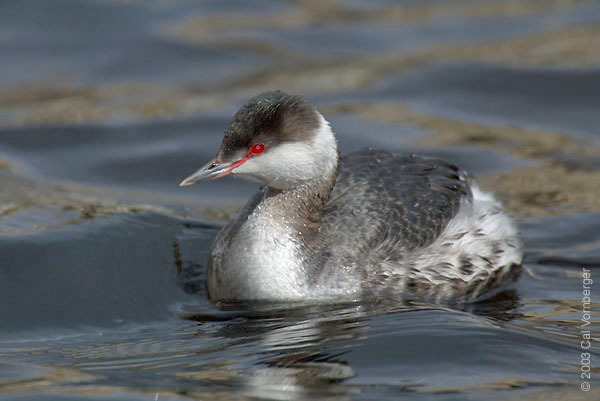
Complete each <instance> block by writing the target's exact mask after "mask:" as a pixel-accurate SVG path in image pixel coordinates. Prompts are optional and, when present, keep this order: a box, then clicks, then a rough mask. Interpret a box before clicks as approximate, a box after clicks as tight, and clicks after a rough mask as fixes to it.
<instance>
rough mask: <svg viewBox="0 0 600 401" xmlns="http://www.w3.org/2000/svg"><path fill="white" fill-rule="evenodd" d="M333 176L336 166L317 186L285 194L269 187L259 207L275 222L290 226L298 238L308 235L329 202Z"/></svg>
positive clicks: (310, 185) (305, 187)
mask: <svg viewBox="0 0 600 401" xmlns="http://www.w3.org/2000/svg"><path fill="white" fill-rule="evenodd" d="M336 176H337V163H336V165H335V169H334V171H332V172H329V173H328V174H326V175H325V176H323V177H322V178H321V179H320V180H319V181H318V182H313V183H311V184H305V185H300V186H298V187H294V188H291V189H285V190H281V189H275V188H271V187H269V188H268V189H267V192H266V194H265V196H264V198H263V200H262V201H261V202H260V204H259V207H261V209H264V211H265V212H267V213H269V214H271V215H272V217H273V218H274V219H277V220H278V221H281V222H285V224H290V225H291V226H292V227H290V228H293V230H294V231H296V232H299V233H301V234H300V235H306V234H310V232H311V231H312V230H313V229H318V225H319V222H320V219H321V211H322V210H323V207H324V206H325V203H327V201H328V200H329V196H330V195H331V191H332V190H333V186H334V184H335V179H336ZM304 240H306V238H304Z"/></svg>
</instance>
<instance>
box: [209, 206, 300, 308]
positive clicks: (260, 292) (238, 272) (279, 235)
mask: <svg viewBox="0 0 600 401" xmlns="http://www.w3.org/2000/svg"><path fill="white" fill-rule="evenodd" d="M277 220H279V219H274V218H272V217H271V215H270V214H267V213H264V212H263V211H262V208H261V207H260V206H258V207H257V208H256V210H255V211H254V212H253V213H252V214H251V215H250V216H249V217H248V219H247V220H246V222H245V223H244V224H243V225H242V227H241V228H240V230H239V231H238V232H237V234H236V236H235V237H234V238H233V239H232V241H231V243H230V245H229V247H228V248H227V250H218V249H213V254H214V253H215V252H222V254H221V255H220V259H221V260H220V263H219V264H218V266H215V267H216V268H218V269H219V271H218V272H217V275H218V276H219V282H220V287H219V288H215V289H211V294H213V293H214V295H216V296H217V297H218V298H221V299H288V300H298V299H302V298H304V297H305V296H306V295H307V282H306V275H305V272H304V268H303V267H302V266H301V264H300V259H299V258H298V250H299V244H298V242H297V241H296V240H295V237H294V236H293V235H292V231H291V230H292V228H291V226H290V225H288V224H287V223H286V221H285V220H283V221H277ZM213 256H214V255H213Z"/></svg>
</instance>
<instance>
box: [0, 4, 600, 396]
mask: <svg viewBox="0 0 600 401" xmlns="http://www.w3.org/2000/svg"><path fill="white" fill-rule="evenodd" d="M599 24H600V5H599V4H598V3H597V2H586V1H518V2H517V1H508V0H507V1H495V2H488V1H486V2H481V1H478V2H469V1H465V2H460V3H456V2H453V3H446V2H436V1H429V2H413V1H406V2H402V3H396V2H387V1H376V2H372V1H368V2H367V1H352V2H344V3H340V4H335V3H328V2H274V1H266V0H263V1H260V2H254V3H252V4H249V3H246V2H241V1H239V2H238V1H236V2H218V1H208V2H201V3H195V2H167V1H160V0H155V1H149V2H124V1H116V0H115V1H109V0H88V1H71V0H63V1H60V2H59V1H56V2H52V5H50V4H47V5H45V4H42V3H40V2H34V1H20V2H3V3H2V4H0V58H1V60H2V62H1V63H0V301H1V302H0V322H1V323H0V400H2V401H4V400H29V399H35V400H192V399H194V400H196V399H198V400H200V399H224V400H227V399H284V400H296V399H297V400H300V399H310V400H312V399H356V400H363V399H364V400H367V399H369V400H388V399H389V400H395V399H415V400H476V399H490V400H508V399H518V400H539V399H544V400H565V399H568V400H592V399H598V398H599V395H600V391H599V388H600V380H598V377H599V376H598V375H599V374H600V370H598V366H600V365H599V361H600V352H599V351H598V343H597V341H598V336H599V334H598V333H600V324H598V314H597V311H598V306H599V305H600V295H599V294H600V290H599V289H598V288H600V287H598V285H600V284H599V282H600V274H599V272H600V270H599V269H600V230H599V229H598V227H599V226H600V201H599V199H600V140H599V136H598V127H599V126H600V117H599V114H598V110H600V72H599V71H600V70H599V69H598V67H599V66H600V41H598V37H600V28H599V27H600V25H599ZM273 88H281V89H284V90H287V91H290V92H299V93H302V94H304V95H306V96H307V97H309V98H310V99H311V100H313V101H314V102H315V103H316V104H317V105H318V107H319V108H320V109H321V110H322V111H323V112H324V113H325V114H326V115H327V117H328V119H329V120H330V121H331V123H332V126H333V127H334V130H335V131H336V132H337V133H338V135H339V141H340V147H341V150H342V152H347V151H352V150H356V149H360V148H362V147H365V146H374V147H377V148H385V149H389V150H394V151H398V152H420V153H427V154H433V155H436V156H439V157H444V158H446V159H449V160H452V161H454V162H457V163H459V164H460V165H461V166H463V167H465V168H467V169H468V170H470V171H471V172H473V173H474V174H475V175H476V176H477V177H478V181H479V182H480V183H481V185H482V186H483V187H485V188H488V189H491V190H493V191H494V192H495V193H496V194H497V195H498V196H499V197H500V198H501V199H502V200H503V201H504V204H505V205H506V207H507V208H508V210H509V211H510V212H511V213H512V214H513V215H514V216H515V218H516V219H517V221H518V223H519V227H520V230H521V232H522V234H523V237H524V240H525V243H526V256H525V268H526V271H525V273H524V275H523V277H522V278H521V280H520V281H519V282H518V283H517V284H516V285H515V286H514V287H513V288H509V289H507V290H506V291H504V292H502V293H500V294H498V295H497V296H495V297H494V298H492V299H490V300H488V301H485V302H482V303H479V304H476V305H456V306H453V307H449V306H440V305H424V304H423V305H422V304H409V305H405V304H399V303H398V302H394V301H393V300H379V301H377V302H363V303H350V304H339V305H289V304H288V305H286V304H267V305H265V304H252V303H243V304H214V303H211V302H209V301H207V300H206V295H205V293H204V263H205V260H206V257H207V255H208V252H209V249H210V244H211V242H212V239H213V238H214V236H215V235H216V233H217V231H218V230H219V228H220V227H221V226H222V225H223V224H224V222H226V221H227V220H228V219H229V218H230V217H231V216H232V214H233V213H235V211H236V210H237V208H239V207H240V205H241V204H243V202H244V200H245V199H246V198H247V197H249V196H250V194H251V193H252V192H253V191H254V190H255V189H256V187H255V186H254V185H253V184H250V183H246V182H243V181H233V179H229V178H226V179H223V180H221V181H217V182H213V183H207V184H203V185H199V186H195V187H190V188H184V189H181V188H179V187H178V186H177V184H178V183H179V182H180V181H181V179H183V178H184V177H186V176H187V175H188V174H189V173H191V172H193V171H195V170H196V169H197V168H198V167H200V166H201V165H202V164H203V163H204V162H205V161H206V160H208V159H209V158H210V157H211V156H212V155H213V153H214V152H215V151H216V149H217V148H218V146H219V143H220V140H221V134H222V132H223V131H224V130H225V128H226V126H227V123H228V121H229V119H230V118H231V116H232V115H233V113H234V112H235V111H236V110H237V108H238V107H239V106H240V105H241V103H242V102H243V101H244V100H245V99H246V98H248V97H249V96H252V95H253V94H256V93H258V92H260V91H262V90H266V89H273ZM583 268H585V269H588V270H589V274H590V275H591V277H592V280H593V281H594V283H593V284H589V285H588V286H589V287H590V288H591V290H590V291H591V301H592V306H591V311H592V313H591V319H592V323H591V324H590V325H588V326H583V328H582V324H584V323H585V322H583V321H582V320H581V319H582V317H583V318H585V315H584V313H583V312H584V311H583V310H582V302H581V301H582V299H583V297H584V296H585V294H584V292H583V291H584V285H586V283H585V282H584V281H583V279H582V273H584V270H583ZM587 329H589V330H590V332H591V335H592V337H593V339H592V340H591V348H590V349H588V350H585V349H582V345H581V341H582V339H583V337H582V336H583V334H584V332H583V331H582V330H587ZM584 345H586V343H584ZM582 352H589V354H590V357H591V366H592V371H591V373H590V376H591V378H590V379H589V380H588V379H587V378H586V379H585V382H587V383H589V384H590V385H591V389H590V390H589V391H587V392H584V391H582V390H581V386H582V384H583V382H584V380H583V378H582V377H581V373H582V369H584V370H586V369H587V367H586V366H587V365H586V363H587V362H585V361H583V366H584V367H583V368H582V359H581V354H582Z"/></svg>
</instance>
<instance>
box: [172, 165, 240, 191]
mask: <svg viewBox="0 0 600 401" xmlns="http://www.w3.org/2000/svg"><path fill="white" fill-rule="evenodd" d="M236 164H237V163H235V162H234V163H229V162H224V163H223V162H216V161H214V159H213V160H211V161H209V162H208V163H206V164H205V165H204V166H202V167H201V168H200V170H198V171H196V172H195V173H194V174H192V175H190V176H189V177H188V178H186V179H185V180H183V181H181V184H179V186H180V187H185V186H187V185H192V184H195V183H197V182H200V181H208V180H216V179H217V178H221V177H225V176H226V175H229V174H231V173H232V172H233V169H234V168H236V167H238V166H236Z"/></svg>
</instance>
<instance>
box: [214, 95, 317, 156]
mask: <svg viewBox="0 0 600 401" xmlns="http://www.w3.org/2000/svg"><path fill="white" fill-rule="evenodd" d="M319 125H320V118H319V114H318V112H317V110H316V109H315V108H314V106H313V105H312V104H310V103H309V102H308V101H306V100H305V99H303V98H302V97H300V96H298V95H289V94H287V93H284V92H281V91H274V92H264V93H261V94H260V95H257V96H254V97H253V98H251V99H250V100H248V101H247V102H246V103H245V104H244V105H243V106H242V108H241V109H240V110H239V111H238V112H237V113H236V114H235V116H234V117H233V120H232V121H231V123H230V124H229V128H228V129H227V131H226V132H225V136H224V138H223V143H222V144H221V149H220V152H219V156H221V157H222V158H223V159H229V158H230V157H234V156H235V155H236V154H237V153H239V151H240V150H248V149H249V147H250V146H252V145H253V144H255V143H263V144H264V145H265V146H266V147H267V149H268V148H269V147H272V146H273V145H277V144H279V143H282V142H288V141H302V140H308V139H310V138H311V137H312V136H313V135H314V133H315V131H316V129H317V128H319Z"/></svg>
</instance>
